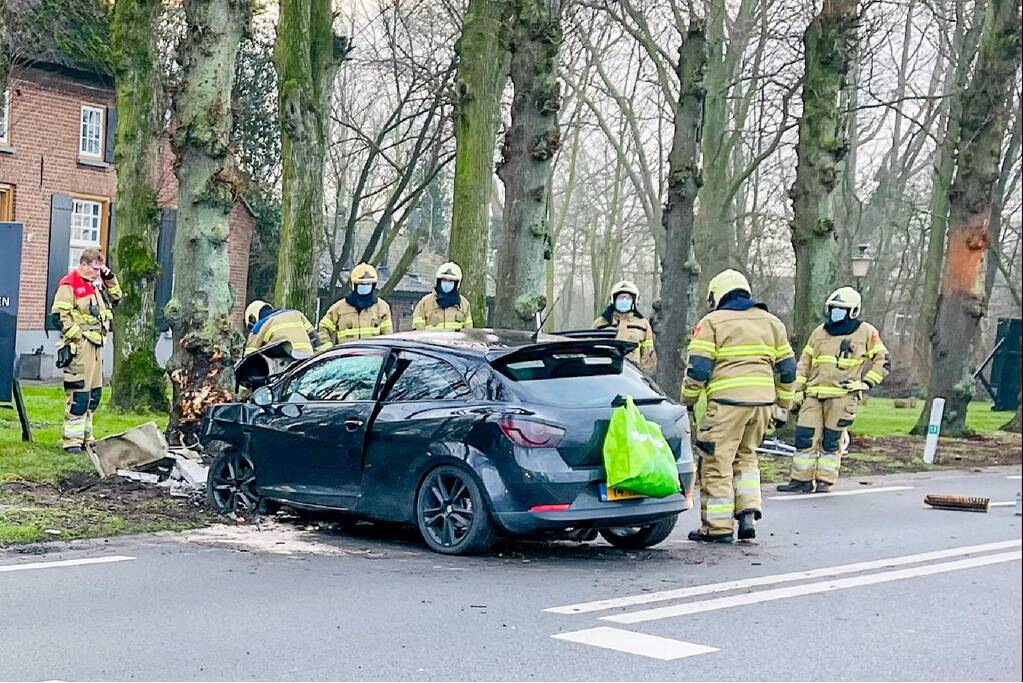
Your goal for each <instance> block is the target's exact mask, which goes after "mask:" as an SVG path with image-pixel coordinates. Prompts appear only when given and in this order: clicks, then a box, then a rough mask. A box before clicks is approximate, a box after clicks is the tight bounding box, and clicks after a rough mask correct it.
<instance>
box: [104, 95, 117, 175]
mask: <svg viewBox="0 0 1023 683" xmlns="http://www.w3.org/2000/svg"><path fill="white" fill-rule="evenodd" d="M106 124H107V129H106V133H105V135H104V136H103V141H104V142H105V143H106V144H105V146H104V148H103V161H105V162H107V163H108V164H112V163H114V134H115V133H116V131H117V107H107V115H106Z"/></svg>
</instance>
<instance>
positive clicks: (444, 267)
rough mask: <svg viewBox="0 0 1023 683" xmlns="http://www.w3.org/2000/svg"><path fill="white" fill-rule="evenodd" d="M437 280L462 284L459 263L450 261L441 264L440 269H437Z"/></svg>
mask: <svg viewBox="0 0 1023 683" xmlns="http://www.w3.org/2000/svg"><path fill="white" fill-rule="evenodd" d="M437 279H438V280H452V281H454V282H461V281H462V269H461V268H459V267H458V264H457V263H454V262H452V261H448V262H447V263H443V264H441V266H440V268H438V269H437Z"/></svg>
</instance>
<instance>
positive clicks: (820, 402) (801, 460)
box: [792, 391, 860, 484]
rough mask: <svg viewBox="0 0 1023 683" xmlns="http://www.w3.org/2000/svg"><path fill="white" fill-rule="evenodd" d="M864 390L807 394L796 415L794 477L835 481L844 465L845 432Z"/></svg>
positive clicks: (793, 457) (851, 421) (826, 481)
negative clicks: (830, 394) (820, 395)
mask: <svg viewBox="0 0 1023 683" xmlns="http://www.w3.org/2000/svg"><path fill="white" fill-rule="evenodd" d="M859 406H860V393H859V392H858V391H854V392H852V393H850V394H847V395H845V396H836V397H834V398H823V399H822V398H817V397H815V396H807V397H806V400H805V401H803V405H802V407H800V409H799V417H798V418H797V419H796V453H795V455H794V456H792V479H794V480H795V481H822V482H824V483H825V484H834V483H835V482H836V481H838V470H839V467H841V465H842V436H843V434H844V433H845V430H846V429H848V428H849V425H851V424H852V423H853V420H855V419H856V410H857V409H858V408H859Z"/></svg>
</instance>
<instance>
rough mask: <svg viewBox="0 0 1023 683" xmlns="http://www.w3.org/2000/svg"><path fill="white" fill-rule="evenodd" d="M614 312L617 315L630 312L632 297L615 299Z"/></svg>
mask: <svg viewBox="0 0 1023 683" xmlns="http://www.w3.org/2000/svg"><path fill="white" fill-rule="evenodd" d="M615 310H616V311H618V312H619V313H628V312H629V311H631V310H632V297H631V296H620V297H618V298H617V299H615Z"/></svg>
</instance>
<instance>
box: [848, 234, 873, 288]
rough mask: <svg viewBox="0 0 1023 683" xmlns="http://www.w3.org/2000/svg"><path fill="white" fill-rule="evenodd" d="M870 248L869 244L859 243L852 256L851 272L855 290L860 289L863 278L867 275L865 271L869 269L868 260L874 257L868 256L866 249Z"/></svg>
mask: <svg viewBox="0 0 1023 683" xmlns="http://www.w3.org/2000/svg"><path fill="white" fill-rule="evenodd" d="M869 249H870V245H869V244H859V245H857V246H856V250H857V251H858V252H859V253H858V254H856V255H855V256H853V257H852V259H851V263H852V274H853V277H854V278H856V291H857V292H858V291H860V290H861V289H862V286H861V285H862V282H863V278H865V277H867V271H868V270H870V262H871V261H873V260H874V259H872V258H870V255H869V254H868V253H867V251H868V250H869Z"/></svg>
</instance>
